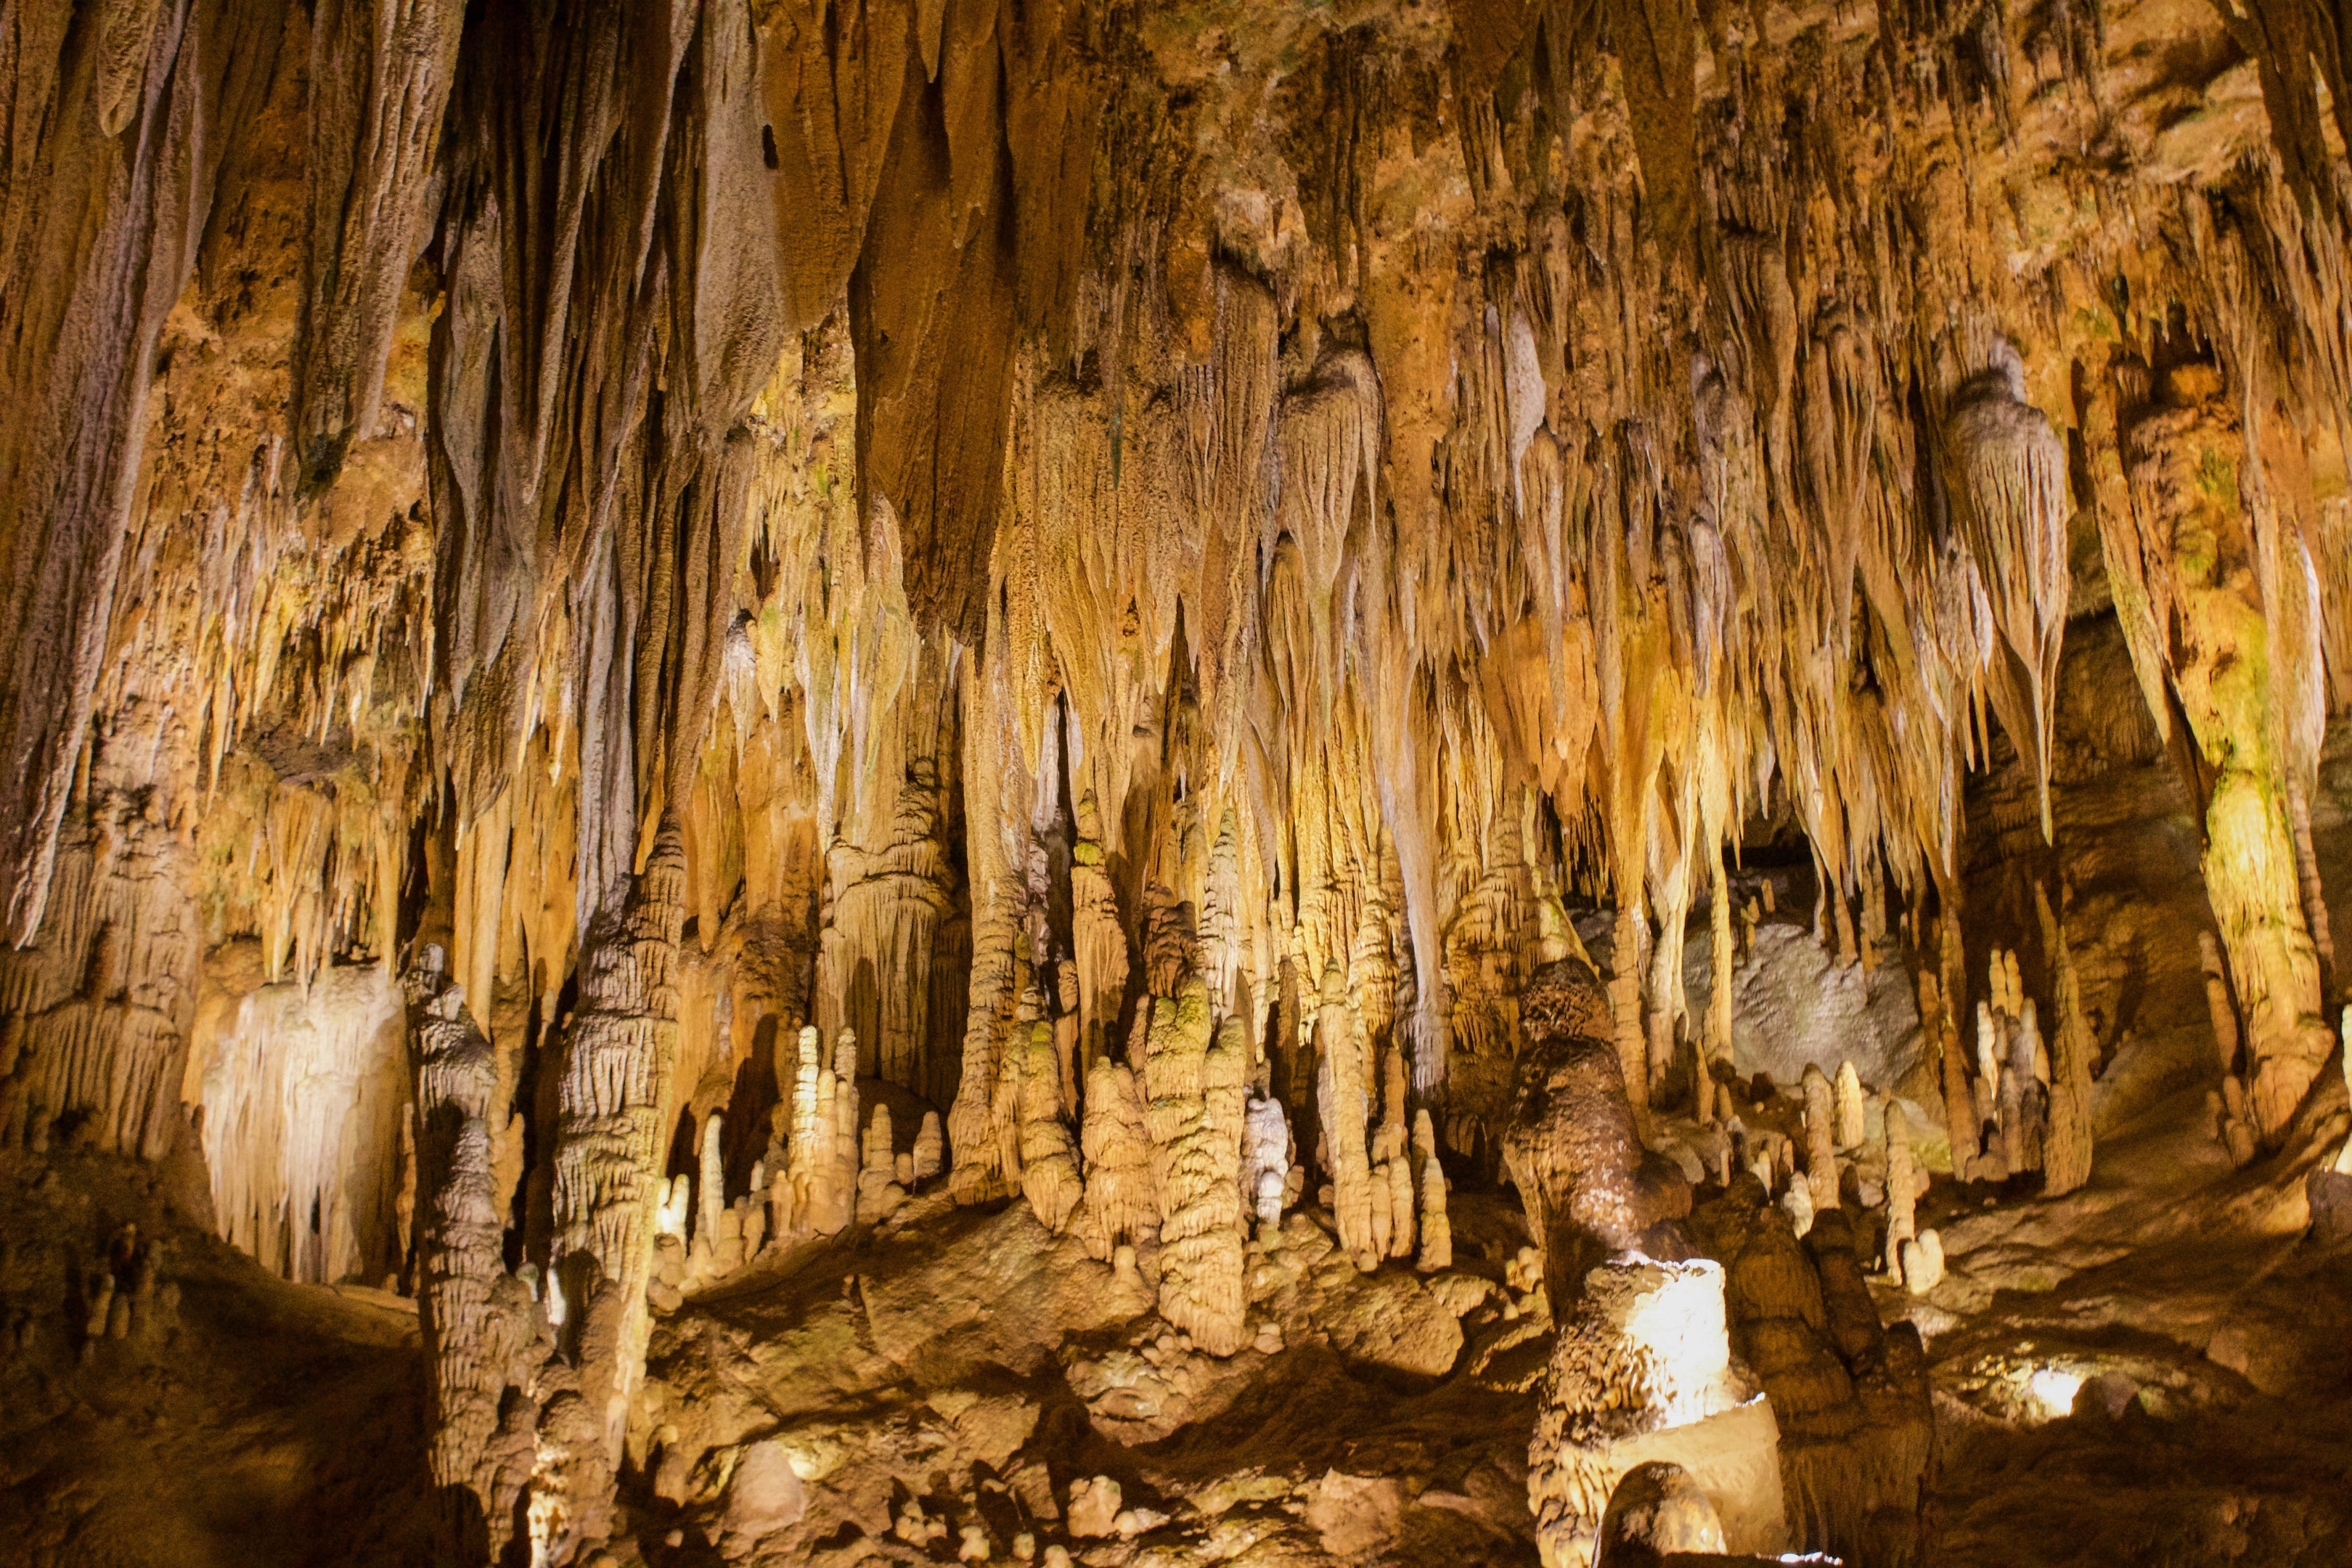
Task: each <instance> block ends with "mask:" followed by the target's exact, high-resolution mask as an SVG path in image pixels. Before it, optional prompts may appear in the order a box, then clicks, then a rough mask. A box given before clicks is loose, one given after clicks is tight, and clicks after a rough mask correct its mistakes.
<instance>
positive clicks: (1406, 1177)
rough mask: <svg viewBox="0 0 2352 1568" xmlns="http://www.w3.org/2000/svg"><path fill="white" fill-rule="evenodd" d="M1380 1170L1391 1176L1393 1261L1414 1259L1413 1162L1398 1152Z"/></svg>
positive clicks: (1389, 1179)
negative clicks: (1395, 1259) (1396, 1259)
mask: <svg viewBox="0 0 2352 1568" xmlns="http://www.w3.org/2000/svg"><path fill="white" fill-rule="evenodd" d="M1381 1170H1382V1171H1383V1172H1384V1173H1386V1175H1387V1177H1388V1189H1389V1191H1388V1199H1389V1204H1388V1208H1389V1251H1388V1255H1389V1256H1390V1257H1391V1258H1411V1257H1412V1253H1413V1229H1414V1220H1413V1195H1412V1161H1411V1159H1410V1158H1409V1157H1408V1154H1407V1153H1406V1152H1402V1151H1401V1152H1398V1153H1397V1154H1396V1156H1395V1157H1394V1158H1392V1159H1391V1160H1390V1161H1389V1163H1387V1164H1386V1165H1383V1166H1382V1167H1381Z"/></svg>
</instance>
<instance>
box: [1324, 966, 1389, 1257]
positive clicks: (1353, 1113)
mask: <svg viewBox="0 0 2352 1568" xmlns="http://www.w3.org/2000/svg"><path fill="white" fill-rule="evenodd" d="M1315 1055H1316V1061H1317V1067H1316V1072H1317V1078H1316V1084H1315V1104H1316V1112H1317V1115H1316V1121H1317V1122H1318V1125H1319V1126H1320V1127H1321V1128H1322V1130H1323V1148H1324V1158H1325V1161H1326V1168H1327V1169H1328V1171H1329V1172H1330V1175H1331V1186H1332V1193H1333V1197H1332V1216H1333V1218H1334V1220H1335V1221H1336V1222H1337V1224H1338V1226H1339V1246H1340V1247H1341V1249H1342V1250H1343V1251H1345V1252H1346V1253H1347V1254H1348V1255H1349V1257H1351V1258H1354V1259H1355V1260H1356V1267H1358V1268H1361V1269H1364V1270H1366V1271H1367V1272H1369V1271H1370V1269H1371V1268H1373V1267H1374V1266H1375V1265H1376V1264H1377V1263H1378V1262H1379V1260H1380V1258H1381V1255H1382V1253H1383V1252H1384V1250H1385V1248H1383V1247H1381V1246H1380V1245H1379V1244H1378V1243H1377V1242H1376V1241H1375V1239H1374V1236H1373V1218H1372V1207H1373V1205H1372V1197H1373V1194H1372V1190H1371V1188H1372V1170H1371V1155H1370V1148H1369V1146H1368V1145H1367V1143H1366V1141H1365V1131H1364V1129H1365V1122H1366V1121H1367V1120H1368V1119H1369V1118H1370V1114H1371V1107H1370V1102H1369V1100H1367V1098H1366V1094H1365V1088H1364V1079H1363V1063H1364V1054H1363V1048H1362V1046H1361V1043H1360V1041H1359V1039H1358V1038H1357V1035H1356V1028H1355V1008H1354V1005H1353V1004H1352V1003H1350V1002H1349V999H1348V978H1347V974H1346V973H1345V972H1344V971H1342V970H1341V969H1340V968H1339V965H1338V964H1336V963H1334V964H1331V965H1329V966H1328V967H1327V968H1326V969H1325V970H1324V971H1323V992H1322V1001H1321V1004H1320V1005H1319V1006H1318V1008H1317V1010H1316V1014H1315ZM1381 1196H1382V1197H1383V1199H1385V1197H1386V1194H1385V1193H1383V1194H1381Z"/></svg>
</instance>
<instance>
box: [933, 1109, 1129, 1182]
mask: <svg viewBox="0 0 2352 1568" xmlns="http://www.w3.org/2000/svg"><path fill="white" fill-rule="evenodd" d="M946 1143H947V1141H946V1139H945V1138H944V1137H942V1136H941V1134H940V1113H939V1112H938V1111H936V1110H926V1111H924V1112H923V1124H922V1125H921V1126H920V1127H919V1128H917V1129H916V1130H915V1153H914V1171H913V1174H914V1178H915V1180H916V1181H917V1182H918V1183H923V1182H929V1181H930V1180H932V1179H933V1178H935V1177H937V1176H938V1175H939V1173H940V1171H942V1170H944V1169H945V1168H946V1166H947V1147H946ZM1090 1163H1091V1162H1090Z"/></svg>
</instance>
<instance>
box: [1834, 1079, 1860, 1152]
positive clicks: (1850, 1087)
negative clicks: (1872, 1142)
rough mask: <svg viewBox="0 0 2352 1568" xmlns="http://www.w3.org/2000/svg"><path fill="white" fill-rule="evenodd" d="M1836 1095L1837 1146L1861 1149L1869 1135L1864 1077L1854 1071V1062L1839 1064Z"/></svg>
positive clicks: (1835, 1087) (1835, 1088)
mask: <svg viewBox="0 0 2352 1568" xmlns="http://www.w3.org/2000/svg"><path fill="white" fill-rule="evenodd" d="M1832 1088H1833V1089H1834V1090H1835V1093H1836V1102H1837V1104H1836V1114H1837V1146H1838V1147H1839V1148H1841V1149H1859V1148H1861V1147H1862V1141H1863V1139H1864V1137H1866V1136H1867V1135H1868V1134H1867V1133H1866V1132H1865V1131H1864V1121H1863V1092H1862V1076H1861V1075H1860V1074H1859V1073H1857V1072H1856V1071H1855V1070H1854V1066H1853V1061H1852V1060H1850V1059H1849V1060H1846V1061H1842V1062H1840V1063H1839V1064H1838V1070H1837V1079H1836V1081H1835V1083H1834V1084H1833V1085H1832Z"/></svg>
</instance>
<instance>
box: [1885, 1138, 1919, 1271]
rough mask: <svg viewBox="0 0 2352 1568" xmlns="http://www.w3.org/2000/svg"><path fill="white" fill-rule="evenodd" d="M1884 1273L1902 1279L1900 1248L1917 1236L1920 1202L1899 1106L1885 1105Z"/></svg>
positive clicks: (1913, 1166)
mask: <svg viewBox="0 0 2352 1568" xmlns="http://www.w3.org/2000/svg"><path fill="white" fill-rule="evenodd" d="M1884 1131H1885V1140H1886V1254H1885V1259H1884V1261H1885V1265H1886V1271H1887V1272H1888V1273H1889V1274H1892V1275H1894V1276H1895V1278H1897V1279H1902V1278H1904V1272H1903V1246H1904V1243H1906V1242H1907V1241H1910V1240H1912V1239H1913V1238H1914V1237H1916V1236H1917V1235H1918V1225H1917V1222H1916V1219H1915V1218H1914V1215H1915V1213H1916V1205H1917V1204H1918V1201H1919V1183H1918V1175H1917V1168H1916V1165H1915V1164H1914V1163H1913V1161H1912V1157H1911V1127H1910V1123H1909V1122H1908V1121H1906V1119H1905V1117H1904V1115H1903V1107H1902V1105H1901V1104H1900V1103H1899V1102H1897V1101H1895V1100H1889V1101H1887V1104H1886V1121H1885V1129H1884Z"/></svg>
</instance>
